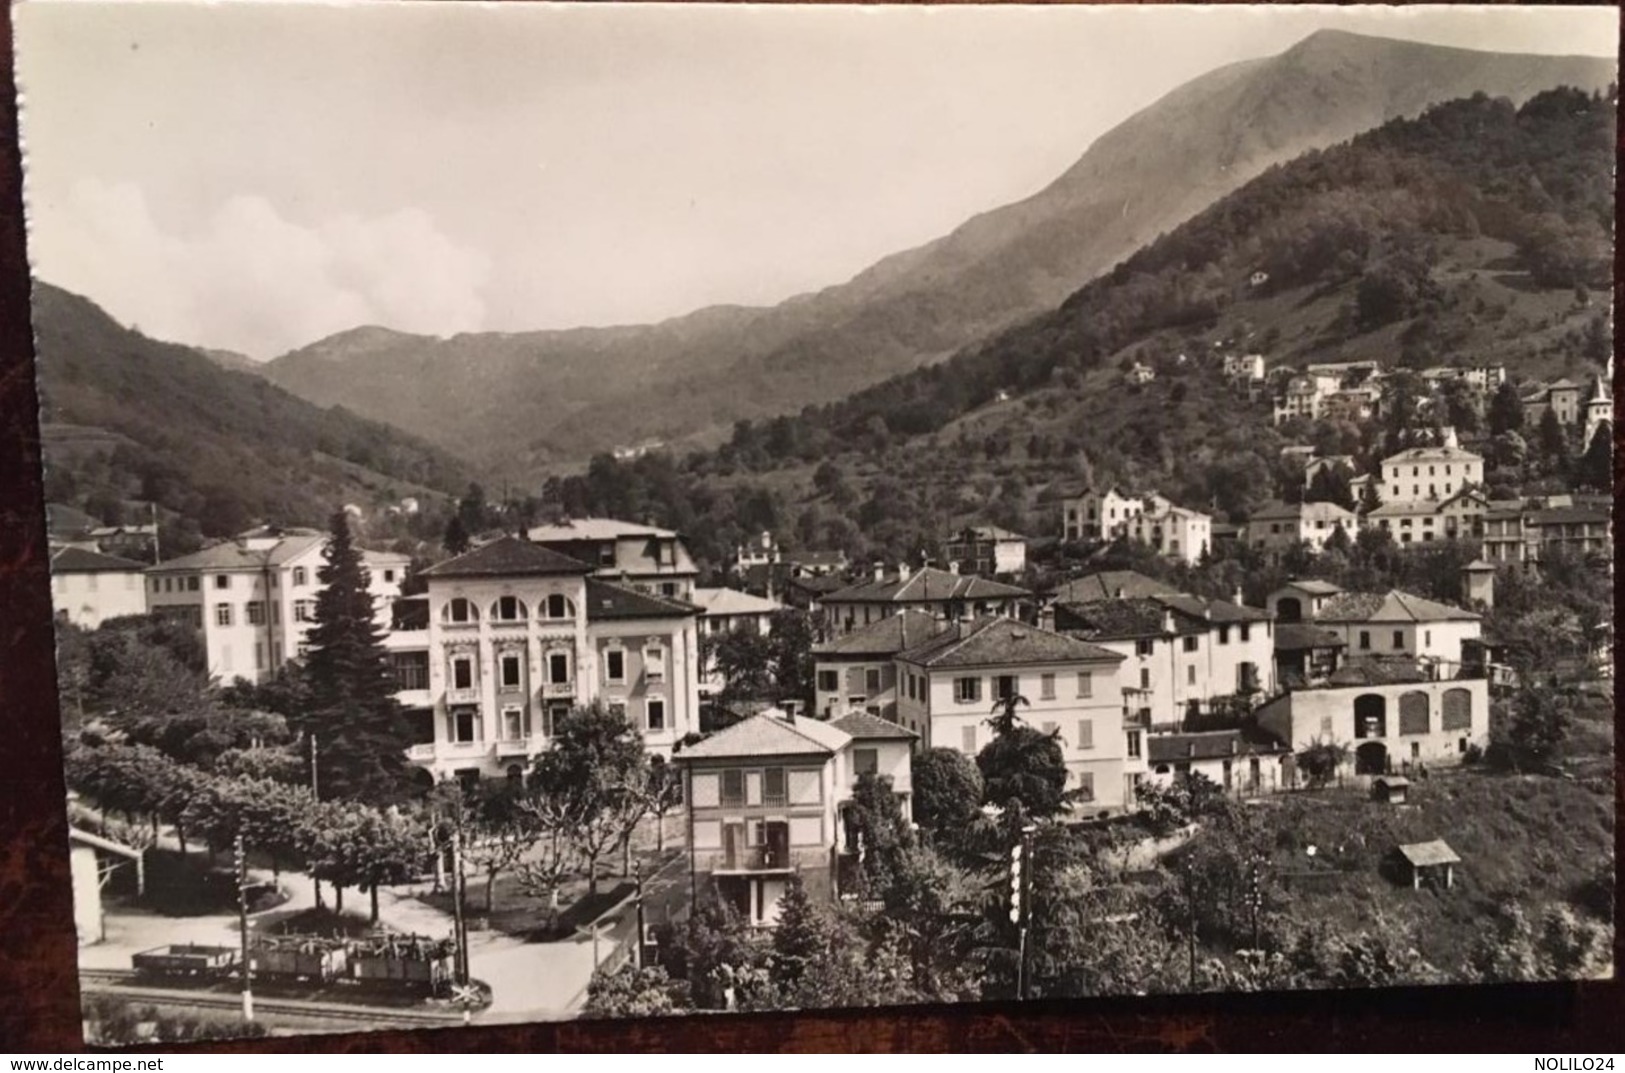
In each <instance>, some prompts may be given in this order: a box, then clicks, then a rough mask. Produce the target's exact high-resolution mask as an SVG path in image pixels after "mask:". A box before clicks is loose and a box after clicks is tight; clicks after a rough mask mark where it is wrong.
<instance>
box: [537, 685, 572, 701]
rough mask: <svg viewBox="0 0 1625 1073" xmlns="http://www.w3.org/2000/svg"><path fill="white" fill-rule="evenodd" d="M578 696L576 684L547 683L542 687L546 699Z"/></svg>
mask: <svg viewBox="0 0 1625 1073" xmlns="http://www.w3.org/2000/svg"><path fill="white" fill-rule="evenodd" d="M575 695H576V684H575V683H574V682H545V683H543V685H542V696H544V697H573V696H575Z"/></svg>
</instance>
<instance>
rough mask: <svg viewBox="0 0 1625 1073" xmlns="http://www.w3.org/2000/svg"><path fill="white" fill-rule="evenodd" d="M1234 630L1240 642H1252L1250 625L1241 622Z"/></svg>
mask: <svg viewBox="0 0 1625 1073" xmlns="http://www.w3.org/2000/svg"><path fill="white" fill-rule="evenodd" d="M1236 630H1237V631H1238V633H1239V635H1240V639H1241V640H1242V641H1244V642H1245V641H1250V640H1252V636H1253V628H1252V626H1251V625H1250V624H1248V623H1245V622H1243V623H1242V624H1241V625H1240V626H1237V627H1236Z"/></svg>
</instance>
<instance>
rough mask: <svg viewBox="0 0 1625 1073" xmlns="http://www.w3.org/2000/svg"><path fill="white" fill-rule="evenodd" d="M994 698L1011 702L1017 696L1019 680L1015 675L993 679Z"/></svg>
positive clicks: (1005, 675)
mask: <svg viewBox="0 0 1625 1073" xmlns="http://www.w3.org/2000/svg"><path fill="white" fill-rule="evenodd" d="M993 685H994V690H995V692H994V696H995V697H997V698H998V699H999V700H1009V699H1010V698H1011V697H1013V696H1015V695H1016V692H1017V678H1016V676H1015V675H1013V674H1001V675H999V676H998V677H996V678H994V679H993Z"/></svg>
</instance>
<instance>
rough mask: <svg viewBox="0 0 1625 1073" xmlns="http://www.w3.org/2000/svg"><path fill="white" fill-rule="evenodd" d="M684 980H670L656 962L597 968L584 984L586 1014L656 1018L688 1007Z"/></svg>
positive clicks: (591, 1015) (686, 988)
mask: <svg viewBox="0 0 1625 1073" xmlns="http://www.w3.org/2000/svg"><path fill="white" fill-rule="evenodd" d="M688 990H689V989H688V983H687V982H686V981H683V980H673V979H672V978H671V977H670V976H669V975H667V973H666V970H665V969H664V968H662V967H661V966H659V965H645V966H643V967H642V968H638V967H636V966H635V965H633V964H632V963H631V962H630V961H628V962H625V963H623V964H622V965H621V966H620V967H619V968H617V969H615V971H613V972H604V971H603V970H602V969H599V970H598V971H597V972H595V973H593V976H592V980H591V981H590V982H589V983H588V984H587V1005H586V1008H585V1010H584V1012H585V1013H586V1015H587V1016H589V1017H660V1016H664V1015H666V1014H672V1013H681V1012H683V1011H684V1010H687V1009H689V1008H690V1005H689V995H688Z"/></svg>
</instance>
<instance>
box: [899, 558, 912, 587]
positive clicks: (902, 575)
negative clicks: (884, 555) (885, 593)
mask: <svg viewBox="0 0 1625 1073" xmlns="http://www.w3.org/2000/svg"><path fill="white" fill-rule="evenodd" d="M912 576H913V575H912V572H911V571H910V570H909V568H908V564H907V563H898V564H897V580H898V582H899V583H901V582H904V581H907V580H908V579H909V578H910V577H912Z"/></svg>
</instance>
